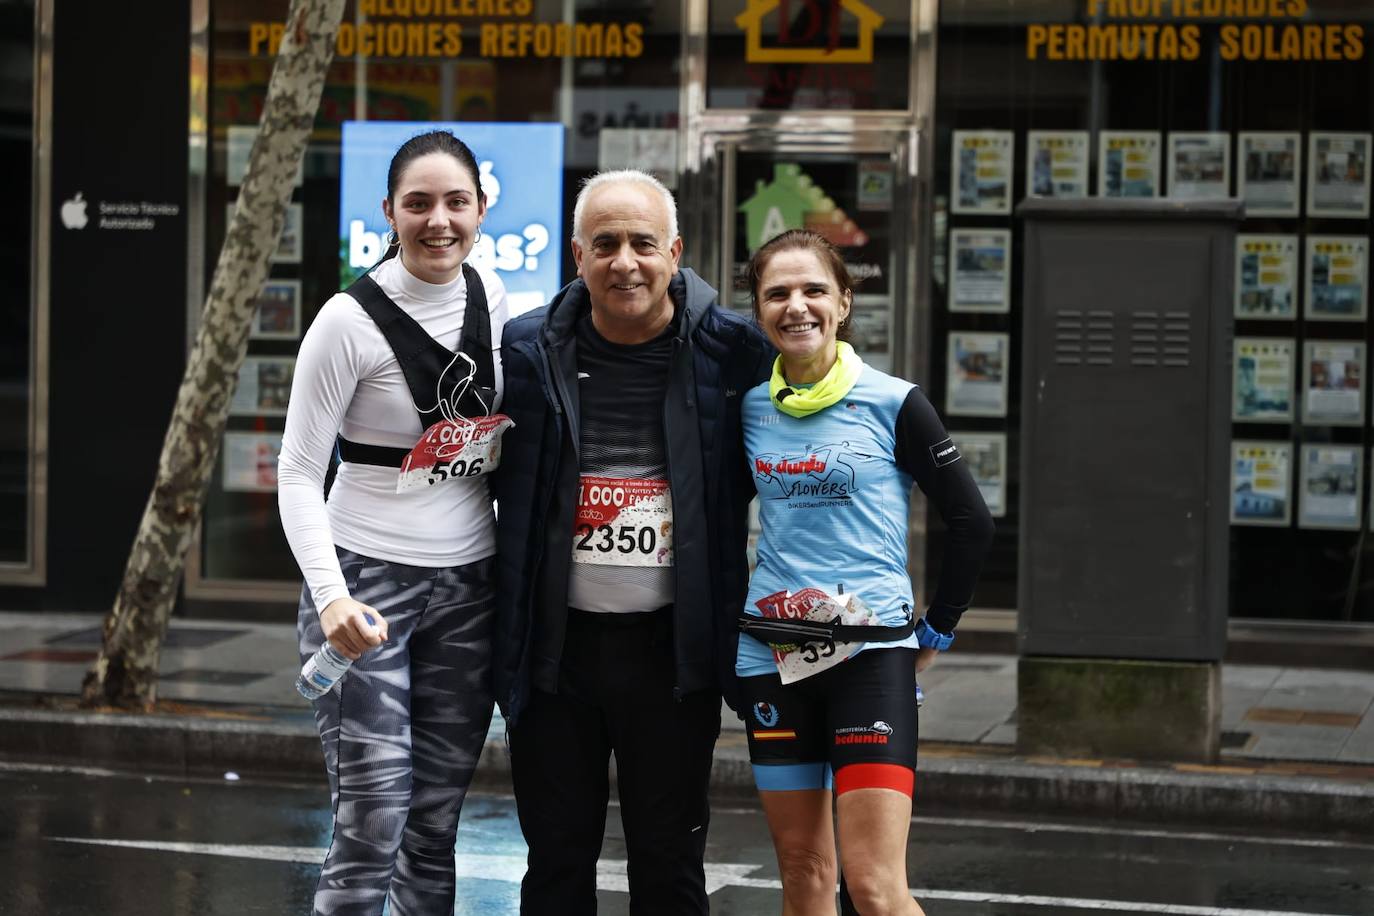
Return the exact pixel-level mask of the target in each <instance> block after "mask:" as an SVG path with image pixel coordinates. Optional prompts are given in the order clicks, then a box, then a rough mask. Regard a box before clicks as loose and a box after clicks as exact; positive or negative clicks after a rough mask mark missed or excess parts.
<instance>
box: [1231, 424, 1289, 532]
mask: <svg viewBox="0 0 1374 916" xmlns="http://www.w3.org/2000/svg"><path fill="white" fill-rule="evenodd" d="M1292 454H1293V447H1292V445H1290V444H1289V443H1287V442H1256V441H1251V440H1241V439H1238V440H1236V441H1234V442H1232V443H1231V524H1233V525H1287V524H1288V523H1289V522H1290V520H1291V519H1292V512H1293V499H1292V494H1291V491H1290V487H1291V485H1292V484H1291V479H1292V473H1291V471H1290V467H1291V465H1292Z"/></svg>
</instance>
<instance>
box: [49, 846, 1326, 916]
mask: <svg viewBox="0 0 1374 916" xmlns="http://www.w3.org/2000/svg"><path fill="white" fill-rule="evenodd" d="M48 839H49V840H52V841H53V842H57V843H81V844H85V845H90V846H113V847H118V848H123V849H142V850H148V851H150V852H179V853H188V854H191V855H208V856H227V857H232V858H238V859H263V860H266V861H272V862H299V863H304V864H307V865H318V864H320V863H321V862H323V861H324V855H325V850H323V849H320V848H317V847H314V846H252V845H238V844H232V843H164V842H157V841H150V840H101V839H94V838H88V837H65V836H55V837H48ZM454 861H455V863H456V866H457V872H458V877H459V878H481V879H484V880H487V881H506V882H510V883H518V882H519V881H520V879H521V878H522V877H523V876H524V874H525V857H524V856H511V855H504V856H502V855H473V854H468V853H459V854H458V855H457V856H455V857H454ZM761 867H762V866H760V865H749V864H745V863H723V862H708V863H706V892H707V893H708V894H714V893H715V892H716V891H718V890H720V889H721V888H723V887H753V888H761V889H764V890H781V889H782V882H780V881H779V880H778V879H776V878H751V877H749V875H750V874H751V873H752V872H755V871H758V870H759V869H760V868H761ZM596 872H597V874H596V887H597V890H602V891H620V892H621V893H628V892H629V882H628V878H627V876H626V870H625V860H624V859H602V860H601V861H599V862H597V863H596ZM911 893H912V895H913V896H915V897H916V898H917V899H918V900H954V901H958V902H961V903H994V904H1019V905H1021V906H1056V907H1062V908H1065V909H1077V910H1126V911H1130V912H1135V913H1163V914H1167V916H1348V914H1336V913H1303V912H1298V911H1294V910H1247V909H1236V908H1233V907H1214V906H1189V905H1186V904H1179V903H1147V902H1142V901H1135V900H1095V899H1091V898H1082V897H1048V896H1040V895H1031V894H996V893H984V892H981V891H946V890H939V889H937V888H929V887H913V888H912V889H911Z"/></svg>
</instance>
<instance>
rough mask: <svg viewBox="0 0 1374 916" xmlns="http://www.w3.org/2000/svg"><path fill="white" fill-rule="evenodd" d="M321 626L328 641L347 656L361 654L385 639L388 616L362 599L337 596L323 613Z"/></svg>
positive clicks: (352, 656) (356, 657) (321, 614)
mask: <svg viewBox="0 0 1374 916" xmlns="http://www.w3.org/2000/svg"><path fill="white" fill-rule="evenodd" d="M320 626H321V627H322V628H323V629H324V637H325V639H327V640H329V644H330V645H331V646H333V647H334V648H335V649H338V650H339V651H340V652H341V653H343V654H344V655H346V656H347V657H349V658H351V659H353V660H354V661H357V660H358V657H359V656H360V655H362V654H363V653H364V652H366V651H367V650H368V649H371V648H373V647H374V646H380V645H381V644H382V643H384V642H386V637H387V627H386V618H384V617H383V616H382V615H381V614H379V613H377V611H376V610H375V609H373V608H371V607H369V606H368V605H366V604H363V603H362V602H361V601H354V600H353V599H352V598H335V599H334V600H333V601H331V602H329V604H328V605H327V606H326V607H325V609H324V610H323V611H322V612H321V613H320Z"/></svg>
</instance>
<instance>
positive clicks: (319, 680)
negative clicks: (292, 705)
mask: <svg viewBox="0 0 1374 916" xmlns="http://www.w3.org/2000/svg"><path fill="white" fill-rule="evenodd" d="M352 664H353V660H352V659H351V658H348V657H347V656H345V655H343V654H341V653H340V652H339V650H338V649H335V648H334V647H333V646H331V645H330V644H329V641H328V640H325V643H324V645H322V646H320V648H319V650H318V651H316V652H315V654H314V655H312V656H310V660H309V661H307V662H306V663H305V664H304V665H301V674H300V677H298V678H296V691H297V692H298V693H300V695H301V696H303V697H305V698H306V699H307V700H318V699H319V698H320V697H322V696H324V695H325V694H326V693H328V692H329V691H330V690H332V689H333V687H334V685H335V684H337V683H338V682H339V679H340V678H342V677H343V676H344V675H345V674H347V673H348V669H349V668H350V667H351V666H352Z"/></svg>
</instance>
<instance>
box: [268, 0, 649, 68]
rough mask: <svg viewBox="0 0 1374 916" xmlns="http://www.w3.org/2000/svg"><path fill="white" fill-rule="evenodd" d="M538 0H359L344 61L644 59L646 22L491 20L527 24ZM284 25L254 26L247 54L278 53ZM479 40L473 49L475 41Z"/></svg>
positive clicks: (338, 46) (345, 30)
mask: <svg viewBox="0 0 1374 916" xmlns="http://www.w3.org/2000/svg"><path fill="white" fill-rule="evenodd" d="M533 12H534V0H358V19H357V20H356V21H352V22H347V21H346V22H343V23H342V24H340V26H339V35H338V38H337V39H336V40H335V46H334V47H335V51H336V52H337V53H338V55H339V56H340V57H372V58H424V57H429V58H434V57H440V58H442V57H459V56H465V57H639V56H640V55H641V54H643V53H644V24H643V23H641V22H577V23H572V22H531V21H525V22H499V21H498V22H490V21H485V22H484V21H473V20H482V19H498V20H500V19H528V17H529V16H530V15H531V14H532V13H533ZM285 34H286V26H285V24H284V23H281V22H250V23H249V24H248V53H249V54H250V55H252V56H253V57H259V56H264V55H265V56H275V55H276V53H277V51H278V49H279V48H280V46H281V41H282V37H283V36H284V35H285ZM473 38H476V39H477V42H476V44H474V43H473V42H472V39H473Z"/></svg>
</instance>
